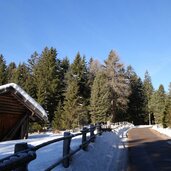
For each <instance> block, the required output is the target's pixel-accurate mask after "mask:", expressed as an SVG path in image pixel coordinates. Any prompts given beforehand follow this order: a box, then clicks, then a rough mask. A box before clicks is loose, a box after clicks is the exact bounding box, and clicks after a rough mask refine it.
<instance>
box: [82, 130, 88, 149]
mask: <svg viewBox="0 0 171 171" xmlns="http://www.w3.org/2000/svg"><path fill="white" fill-rule="evenodd" d="M81 132H82V145H83V144H84V143H85V142H86V141H87V137H86V134H87V128H86V127H83V129H82V130H81ZM82 149H83V150H84V151H86V149H87V144H84V145H83V146H82Z"/></svg>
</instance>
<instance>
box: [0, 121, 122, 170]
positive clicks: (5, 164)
mask: <svg viewBox="0 0 171 171" xmlns="http://www.w3.org/2000/svg"><path fill="white" fill-rule="evenodd" d="M121 124H122V125H123V124H125V122H122V123H118V124H116V123H115V128H116V127H118V126H119V125H121ZM113 125H114V124H113ZM95 130H96V134H95V132H94V131H95ZM111 130H112V129H111V128H110V127H106V126H105V127H104V126H102V125H101V124H96V126H94V125H90V127H89V128H87V127H84V128H83V129H82V130H81V132H80V133H76V134H71V133H70V132H64V136H63V137H61V138H57V139H54V140H50V141H48V142H44V143H42V144H39V145H37V146H31V145H29V144H27V143H18V144H15V148H14V154H13V155H10V156H8V157H5V158H3V159H0V170H1V171H7V170H14V171H27V170H28V164H29V163H30V162H31V161H32V160H35V159H36V151H37V150H38V149H40V148H42V147H45V146H47V145H50V144H52V143H56V142H59V141H63V156H62V157H61V158H60V159H59V160H58V161H56V162H55V163H54V164H53V165H51V166H49V167H48V168H46V169H45V171H50V170H52V169H53V168H55V167H56V166H58V165H59V164H61V163H62V164H63V167H65V168H67V167H69V164H70V158H71V156H73V155H74V154H75V153H77V152H78V151H80V150H81V149H83V150H84V151H86V150H87V147H88V144H89V143H91V142H92V143H93V142H95V138H96V136H97V135H99V136H100V135H101V134H102V132H104V131H111ZM87 133H90V136H89V137H88V136H87ZM80 135H82V143H81V144H80V145H79V146H78V148H77V149H75V150H74V151H72V150H71V149H70V144H71V140H72V138H74V137H76V136H80Z"/></svg>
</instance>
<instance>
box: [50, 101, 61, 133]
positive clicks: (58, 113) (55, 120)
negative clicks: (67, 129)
mask: <svg viewBox="0 0 171 171" xmlns="http://www.w3.org/2000/svg"><path fill="white" fill-rule="evenodd" d="M62 114H63V108H62V104H61V102H59V103H58V106H57V108H56V111H55V116H54V118H53V121H52V128H53V129H54V130H61V129H62V128H63V120H62Z"/></svg>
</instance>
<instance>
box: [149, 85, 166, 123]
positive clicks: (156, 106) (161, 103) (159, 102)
mask: <svg viewBox="0 0 171 171" xmlns="http://www.w3.org/2000/svg"><path fill="white" fill-rule="evenodd" d="M165 101H166V96H165V91H164V87H163V85H162V84H161V85H160V86H159V89H158V90H157V91H156V92H154V94H153V96H152V98H151V101H150V109H151V110H152V112H153V114H154V119H155V123H156V124H163V119H164V111H165Z"/></svg>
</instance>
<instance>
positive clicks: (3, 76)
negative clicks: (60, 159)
mask: <svg viewBox="0 0 171 171" xmlns="http://www.w3.org/2000/svg"><path fill="white" fill-rule="evenodd" d="M10 82H14V83H17V84H19V85H20V86H21V87H22V88H23V89H24V90H26V92H27V93H29V94H30V95H31V96H32V97H33V98H35V100H37V101H38V102H39V103H40V104H41V105H42V106H43V107H44V109H45V110H46V111H47V112H48V115H49V116H48V117H49V121H50V124H51V125H52V126H53V128H54V129H64V128H66V129H69V128H74V127H78V126H82V125H86V124H88V123H90V122H93V123H95V122H101V121H107V120H111V121H112V122H116V121H123V120H128V121H130V122H132V121H133V122H134V123H135V124H146V123H148V116H151V118H152V116H153V115H154V118H155V122H156V123H158V124H163V126H164V127H166V126H170V127H171V90H169V94H165V92H164V88H163V86H162V85H161V86H160V88H159V89H158V90H157V91H154V90H153V86H152V83H151V78H150V76H149V74H148V72H146V73H145V78H144V81H143V83H142V81H141V79H140V78H139V77H138V76H137V74H136V73H135V72H134V71H133V69H132V67H131V66H129V67H128V69H127V71H126V72H125V68H124V65H123V64H122V63H121V62H120V59H119V57H118V55H117V54H116V53H115V52H114V51H111V52H110V53H109V56H108V58H107V60H106V61H105V62H104V66H103V67H102V65H101V64H100V63H99V62H98V61H97V60H94V59H93V58H91V59H90V62H89V64H88V65H87V64H86V61H85V57H82V56H81V55H80V53H77V55H76V57H75V59H74V61H73V63H72V64H71V65H70V62H69V60H68V58H64V59H62V60H60V59H58V58H57V52H56V49H55V48H47V47H46V48H45V49H44V50H43V52H42V53H41V54H38V53H37V52H34V53H33V54H32V55H31V57H30V58H29V59H28V61H27V63H22V64H19V65H18V66H16V65H15V63H14V62H11V63H10V64H9V65H8V66H6V62H5V60H4V58H3V56H2V55H0V85H2V84H5V83H10ZM170 87H171V86H170ZM90 114H91V115H90ZM52 121H53V122H52ZM33 127H37V128H35V129H40V128H39V125H36V124H35V125H33Z"/></svg>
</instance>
